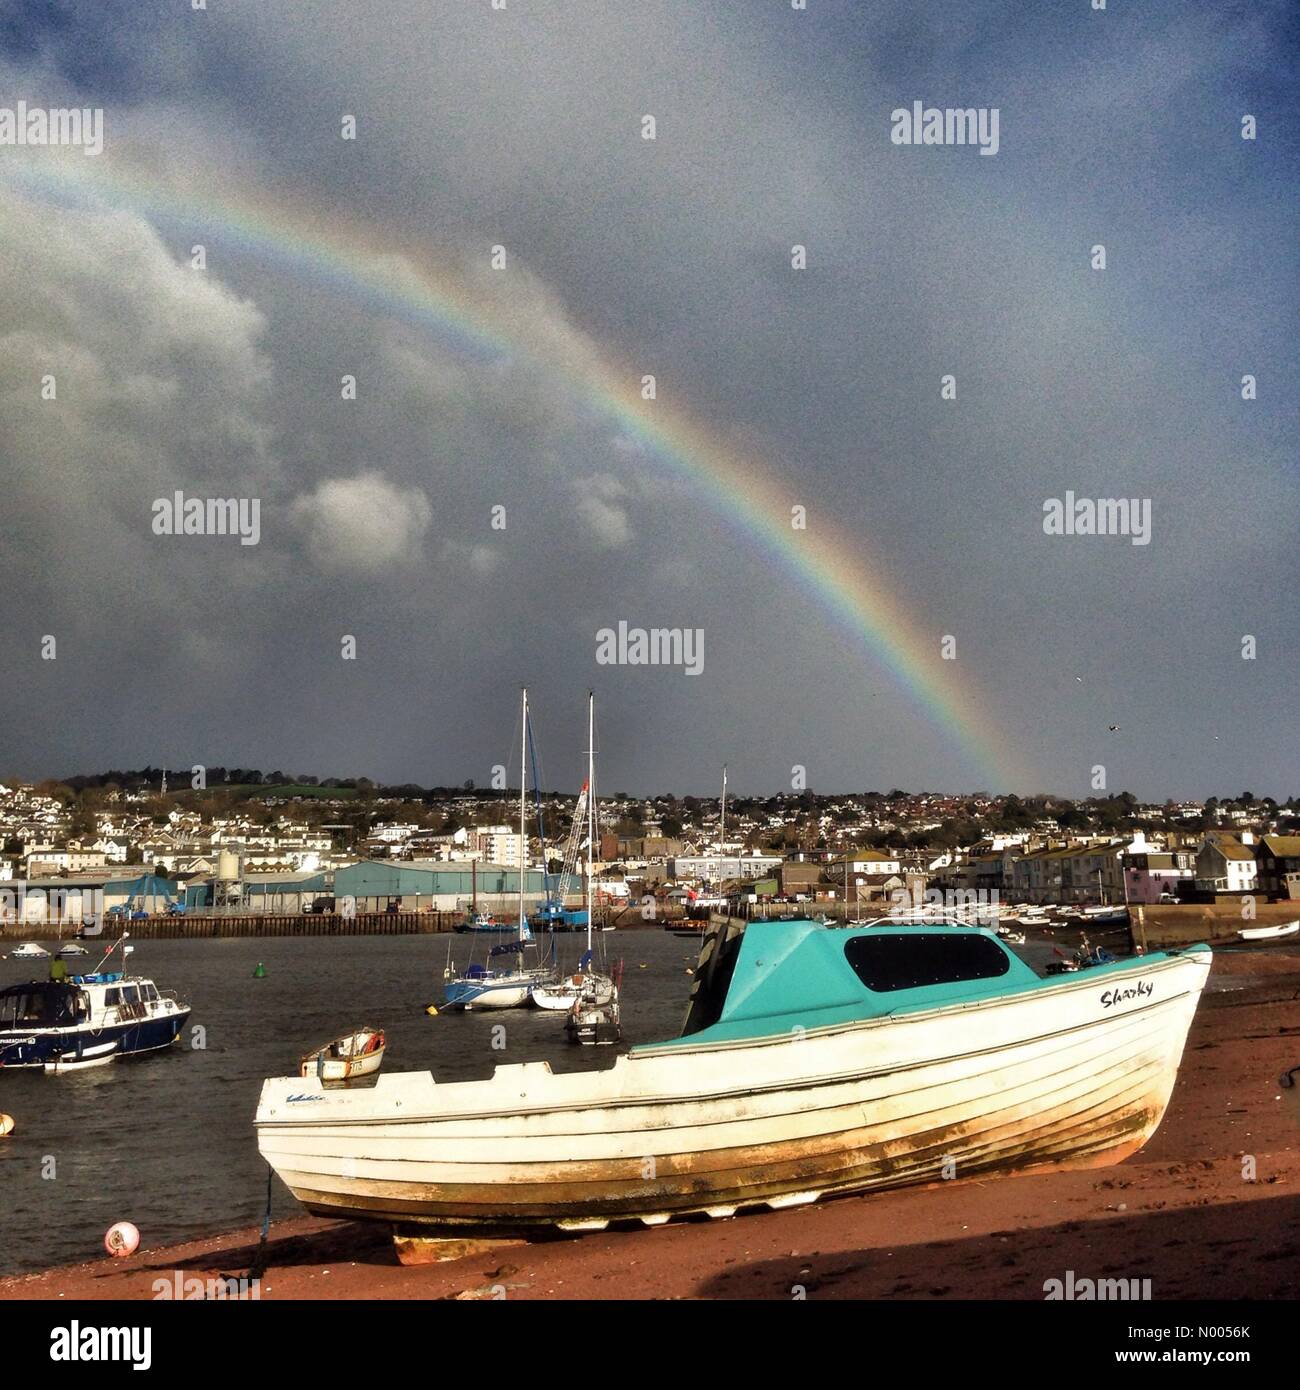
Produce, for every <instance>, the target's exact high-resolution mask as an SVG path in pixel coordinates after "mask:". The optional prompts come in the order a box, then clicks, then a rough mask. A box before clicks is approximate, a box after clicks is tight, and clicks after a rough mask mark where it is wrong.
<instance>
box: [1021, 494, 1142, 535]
mask: <svg viewBox="0 0 1300 1390" xmlns="http://www.w3.org/2000/svg"><path fill="white" fill-rule="evenodd" d="M1043 531H1044V532H1045V533H1046V534H1047V535H1049V536H1128V537H1129V539H1130V540H1131V541H1132V543H1133V544H1134V545H1150V544H1151V499H1150V498H1149V497H1098V498H1095V499H1094V498H1092V497H1076V496H1075V495H1074V493H1073V492H1067V493H1066V494H1065V496H1064V498H1061V497H1049V498H1048V499H1047V500H1046V501H1045V502H1044V503H1043Z"/></svg>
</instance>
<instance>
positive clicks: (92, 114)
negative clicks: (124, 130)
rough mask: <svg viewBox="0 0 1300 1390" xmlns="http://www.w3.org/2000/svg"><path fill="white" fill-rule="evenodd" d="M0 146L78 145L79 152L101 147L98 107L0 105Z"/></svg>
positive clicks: (94, 151)
mask: <svg viewBox="0 0 1300 1390" xmlns="http://www.w3.org/2000/svg"><path fill="white" fill-rule="evenodd" d="M0 145H80V146H81V148H82V153H83V154H100V153H101V152H102V151H103V148H104V108H103V107H102V106H52V107H45V106H28V105H27V103H26V102H25V101H20V102H19V103H18V104H17V106H0Z"/></svg>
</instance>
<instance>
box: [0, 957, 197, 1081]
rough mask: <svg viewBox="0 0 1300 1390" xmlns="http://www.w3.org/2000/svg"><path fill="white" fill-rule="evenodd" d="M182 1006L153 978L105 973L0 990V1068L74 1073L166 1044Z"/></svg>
mask: <svg viewBox="0 0 1300 1390" xmlns="http://www.w3.org/2000/svg"><path fill="white" fill-rule="evenodd" d="M189 1016H190V1008H189V1005H188V1004H178V1003H177V1002H176V1000H174V999H171V998H168V997H167V996H165V995H163V994H161V993H159V991H158V987H157V986H156V985H155V984H154V982H153V981H152V980H147V979H144V978H143V977H141V976H139V975H131V976H127V975H123V974H121V973H120V972H118V971H110V972H107V973H104V974H95V975H69V976H67V977H66V978H65V979H62V980H33V981H30V982H29V983H27V984H25V985H11V986H10V987H9V988H8V989H5V990H0V1068H9V1067H43V1068H44V1069H45V1070H46V1071H60V1072H62V1071H72V1070H74V1069H78V1068H80V1067H89V1066H100V1065H102V1064H103V1063H105V1062H108V1061H112V1060H114V1059H115V1058H117V1057H135V1056H139V1055H140V1054H142V1053H148V1052H158V1051H160V1050H161V1049H162V1048H165V1047H170V1046H171V1045H172V1043H174V1042H175V1041H176V1039H177V1038H178V1037H179V1036H180V1031H181V1029H182V1028H183V1027H184V1026H185V1020H186V1019H187V1018H189Z"/></svg>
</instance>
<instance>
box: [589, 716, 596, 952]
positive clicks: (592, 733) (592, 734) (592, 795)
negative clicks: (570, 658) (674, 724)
mask: <svg viewBox="0 0 1300 1390" xmlns="http://www.w3.org/2000/svg"><path fill="white" fill-rule="evenodd" d="M595 830H596V694H595V691H592V690H589V691H587V952H588V954H590V952H591V905H592V892H591V858H592V855H591V848H592V846H591V841H592V838H593V836H594V835H595Z"/></svg>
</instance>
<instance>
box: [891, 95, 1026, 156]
mask: <svg viewBox="0 0 1300 1390" xmlns="http://www.w3.org/2000/svg"><path fill="white" fill-rule="evenodd" d="M1000 117H1001V112H1000V111H999V109H998V107H996V106H944V107H939V106H926V105H925V104H924V103H923V102H919V101H914V102H913V103H912V106H911V109H910V110H909V109H908V108H907V107H906V106H899V107H897V108H896V109H895V110H893V111H891V112H890V113H889V121H890V126H891V127H892V128H891V130H890V132H889V138H890V140H891V141H892V142H893V143H894V144H895V145H978V146H979V147H980V154H997V152H998V145H999V136H998V126H999V124H1000Z"/></svg>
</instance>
